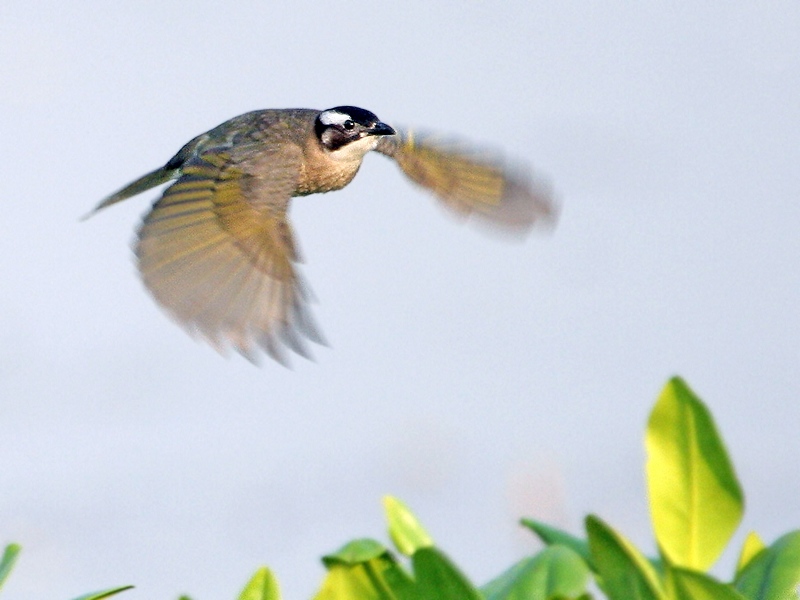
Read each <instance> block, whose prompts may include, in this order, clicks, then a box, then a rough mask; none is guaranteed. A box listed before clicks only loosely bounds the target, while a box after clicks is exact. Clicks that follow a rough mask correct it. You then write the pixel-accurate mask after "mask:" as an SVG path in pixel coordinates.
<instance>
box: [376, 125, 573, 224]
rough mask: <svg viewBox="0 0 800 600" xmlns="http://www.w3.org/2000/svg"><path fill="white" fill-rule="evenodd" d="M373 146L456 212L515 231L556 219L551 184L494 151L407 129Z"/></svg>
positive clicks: (555, 207) (382, 139) (556, 211)
mask: <svg viewBox="0 0 800 600" xmlns="http://www.w3.org/2000/svg"><path fill="white" fill-rule="evenodd" d="M375 149H376V150H377V151H378V152H380V153H382V154H385V155H386V156H389V157H391V158H394V160H395V161H396V162H397V164H398V166H399V167H400V169H401V170H402V171H403V173H404V174H405V175H406V176H407V177H408V178H409V179H411V180H412V181H413V182H414V183H416V184H418V185H420V186H422V187H424V188H426V189H427V190H429V191H430V192H432V193H433V194H434V195H435V196H436V197H437V198H438V199H439V200H440V201H441V202H442V204H443V205H444V206H445V207H447V208H448V209H449V210H450V211H452V212H453V213H455V214H457V215H461V216H465V217H466V216H471V215H475V216H477V217H479V218H480V219H482V220H483V221H484V222H486V223H488V224H491V225H495V226H497V227H500V228H503V229H504V230H507V231H512V232H519V233H526V232H528V231H529V230H530V229H531V228H532V227H533V226H534V225H537V224H541V223H552V222H554V221H555V219H556V217H557V213H558V206H557V203H556V202H555V200H554V198H553V194H552V190H551V189H550V186H549V185H548V184H547V183H546V182H544V181H541V180H534V179H533V178H532V177H531V175H530V174H529V173H528V172H527V170H526V169H524V168H522V167H521V166H519V165H515V164H512V163H510V162H509V161H507V160H505V159H504V158H503V157H502V156H500V155H499V154H495V153H492V152H489V151H486V150H484V149H480V148H476V147H473V146H471V145H469V144H466V143H463V142H459V141H456V140H448V139H444V138H442V137H440V136H436V135H433V134H426V133H418V132H414V131H410V130H404V131H402V130H401V131H398V133H397V135H393V136H386V137H382V138H381V139H380V141H379V142H378V145H377V147H376V148H375Z"/></svg>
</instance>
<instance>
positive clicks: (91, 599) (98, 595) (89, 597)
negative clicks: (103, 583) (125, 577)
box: [74, 585, 133, 600]
mask: <svg viewBox="0 0 800 600" xmlns="http://www.w3.org/2000/svg"><path fill="white" fill-rule="evenodd" d="M131 589H133V586H132V585H124V586H122V587H117V588H111V589H110V590H103V591H101V592H91V593H89V594H85V595H83V596H78V597H77V598H75V599H74V600H102V599H103V598H109V597H111V596H113V595H115V594H119V593H120V592H124V591H125V590H131Z"/></svg>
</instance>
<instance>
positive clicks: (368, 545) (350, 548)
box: [322, 538, 388, 568]
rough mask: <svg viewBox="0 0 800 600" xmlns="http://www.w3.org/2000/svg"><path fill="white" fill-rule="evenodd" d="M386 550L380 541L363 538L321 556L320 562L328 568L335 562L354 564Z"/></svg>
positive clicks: (380, 554)
mask: <svg viewBox="0 0 800 600" xmlns="http://www.w3.org/2000/svg"><path fill="white" fill-rule="evenodd" d="M387 552H388V550H387V549H386V546H384V545H383V544H381V543H380V542H376V541H375V540H371V539H368V538H364V539H360V540H353V541H352V542H348V543H347V544H345V545H344V546H342V547H341V548H339V550H337V551H336V552H334V553H333V554H328V555H326V556H323V557H322V562H323V563H324V564H325V566H326V567H328V568H330V566H331V565H333V564H337V563H343V564H346V565H354V564H358V563H362V562H366V561H368V560H372V559H373V558H377V557H379V556H382V555H384V554H386V553H387Z"/></svg>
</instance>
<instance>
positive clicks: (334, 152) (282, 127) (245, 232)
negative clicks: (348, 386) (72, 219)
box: [93, 106, 556, 362]
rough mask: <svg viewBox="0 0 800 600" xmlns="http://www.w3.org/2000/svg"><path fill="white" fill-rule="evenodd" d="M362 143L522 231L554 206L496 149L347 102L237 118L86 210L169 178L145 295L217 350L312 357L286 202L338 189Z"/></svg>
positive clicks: (150, 233)
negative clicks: (400, 125)
mask: <svg viewBox="0 0 800 600" xmlns="http://www.w3.org/2000/svg"><path fill="white" fill-rule="evenodd" d="M371 150H375V151H377V152H380V153H382V154H385V155H386V156H389V157H391V158H393V159H394V160H395V161H396V162H397V164H398V165H399V166H400V168H401V169H402V171H403V172H404V173H405V174H406V175H407V176H408V177H409V178H410V179H412V180H413V181H414V182H415V183H417V184H419V185H421V186H423V187H424V188H427V189H428V190H429V191H431V192H432V193H433V194H434V195H435V196H436V197H437V198H439V199H440V200H441V201H442V202H443V203H444V205H445V206H446V207H448V208H449V209H451V210H453V211H454V212H455V213H457V214H461V215H470V214H473V215H476V216H478V217H479V218H482V219H483V220H484V221H486V222H488V223H491V224H494V225H496V226H498V227H500V228H503V229H505V230H509V231H516V232H522V233H524V232H527V231H528V230H530V229H531V227H532V226H533V225H534V224H535V223H537V222H546V221H552V220H553V219H554V217H555V213H556V207H555V204H554V202H553V199H552V196H551V194H550V191H549V189H548V188H547V186H544V185H542V184H540V183H534V182H533V180H532V179H531V178H530V177H529V176H528V175H527V174H526V173H525V171H524V170H522V169H520V168H519V167H516V168H515V167H511V166H509V165H508V163H506V162H505V161H504V160H502V158H501V157H499V156H497V155H492V154H488V153H485V152H481V151H476V150H474V149H473V148H471V147H469V146H466V145H463V144H458V143H453V142H451V141H445V140H441V139H438V138H436V137H435V136H432V135H421V134H415V133H412V132H410V131H400V132H397V131H395V130H394V129H393V128H391V127H389V126H388V125H386V124H384V123H382V122H380V121H379V120H378V118H377V117H376V116H375V115H374V114H372V113H370V112H369V111H365V110H363V109H359V108H356V107H352V106H343V107H336V108H334V109H328V110H326V111H318V110H310V109H284V110H260V111H253V112H250V113H246V114H244V115H240V116H238V117H235V118H233V119H231V120H229V121H226V122H225V123H223V124H221V125H219V126H218V127H215V128H214V129H212V130H210V131H208V132H207V133H204V134H202V135H200V136H198V137H196V138H194V139H193V140H191V141H190V142H189V143H188V144H186V145H185V146H184V147H183V148H181V150H180V151H179V152H178V153H177V154H176V155H175V156H174V157H173V158H172V159H170V160H169V161H168V162H167V163H166V164H165V165H164V166H163V167H161V168H159V169H156V170H155V171H152V172H150V173H148V174H146V175H144V176H143V177H141V178H139V179H137V180H136V181H134V182H132V183H130V184H128V185H127V186H125V187H124V188H122V189H121V190H119V191H118V192H116V193H114V194H112V195H110V196H108V197H107V198H106V199H104V200H103V201H102V202H101V203H100V204H99V205H98V206H97V208H95V211H97V210H100V209H101V208H105V207H106V206H110V205H111V204H115V203H117V202H120V201H122V200H125V199H127V198H129V197H131V196H134V195H137V194H139V193H141V192H144V191H146V190H148V189H151V188H153V187H155V186H158V185H161V184H163V183H166V182H168V181H171V180H176V181H175V182H174V183H173V184H172V185H170V186H169V187H167V188H166V190H165V191H164V193H163V195H162V197H161V198H160V199H159V200H158V201H157V202H155V204H154V205H153V208H152V210H151V211H150V212H149V213H148V214H147V215H146V216H145V218H144V221H143V223H142V225H141V227H140V228H139V231H138V241H137V243H136V256H137V258H138V263H139V270H140V272H141V275H142V278H143V280H144V283H145V285H146V286H147V287H148V289H149V290H150V291H151V292H152V294H153V296H154V297H155V298H156V300H157V301H158V302H159V304H161V306H162V307H164V308H165V309H166V310H167V311H168V312H169V313H170V314H171V315H172V316H173V317H174V318H175V319H176V320H177V321H178V322H179V323H181V324H183V325H184V326H185V327H186V328H187V329H188V330H189V331H190V332H192V333H198V334H200V335H202V336H203V337H204V338H205V339H207V340H208V341H209V342H210V343H212V344H213V345H214V346H215V347H217V348H218V349H220V350H223V349H224V348H225V347H227V346H232V347H233V348H235V349H236V350H237V351H239V352H240V353H241V354H243V355H244V356H246V357H248V358H249V359H251V360H255V359H256V357H257V354H258V350H259V349H262V350H264V351H266V352H267V353H268V354H269V355H270V356H272V357H273V358H275V359H276V360H278V361H280V362H285V360H286V356H285V348H289V349H291V350H292V351H294V352H296V353H298V354H300V355H302V356H306V357H308V356H309V353H308V350H307V348H306V346H305V344H304V339H305V340H310V341H313V342H317V343H323V340H322V337H321V335H320V334H319V332H318V329H317V328H316V326H315V325H314V323H313V321H312V319H311V317H310V314H309V311H308V308H307V300H308V298H307V292H306V290H305V289H304V286H303V284H302V281H301V279H300V277H299V274H298V272H297V269H296V263H297V262H298V260H299V256H298V252H297V249H296V246H295V243H294V236H293V233H292V228H291V226H290V224H289V220H288V215H287V211H288V207H289V202H290V200H291V198H292V197H294V196H301V195H307V194H313V193H320V192H328V191H333V190H338V189H341V188H342V187H344V186H345V185H347V184H348V183H349V182H350V181H351V180H352V179H353V177H354V176H355V175H356V173H357V171H358V169H359V167H360V166H361V162H362V160H363V158H364V155H365V154H366V153H367V152H369V151H371ZM93 212H94V211H93Z"/></svg>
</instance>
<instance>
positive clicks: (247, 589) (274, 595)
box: [239, 567, 281, 600]
mask: <svg viewBox="0 0 800 600" xmlns="http://www.w3.org/2000/svg"><path fill="white" fill-rule="evenodd" d="M239 600H281V591H280V588H279V587H278V580H277V579H275V575H273V574H272V571H270V570H269V569H268V568H267V567H261V568H260V569H259V570H258V571H256V574H255V575H253V577H252V579H250V581H249V582H247V585H246V586H244V589H243V590H242V593H241V594H239Z"/></svg>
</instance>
